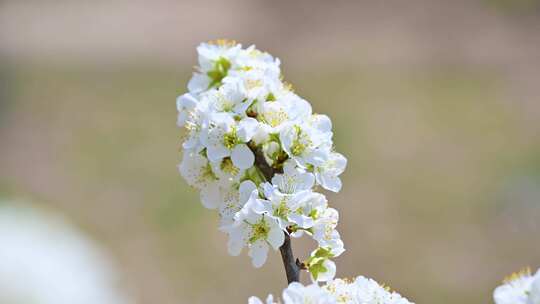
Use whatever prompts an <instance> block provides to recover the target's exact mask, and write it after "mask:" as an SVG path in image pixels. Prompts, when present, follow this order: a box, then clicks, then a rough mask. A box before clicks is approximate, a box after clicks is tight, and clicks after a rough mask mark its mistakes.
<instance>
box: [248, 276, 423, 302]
mask: <svg viewBox="0 0 540 304" xmlns="http://www.w3.org/2000/svg"><path fill="white" fill-rule="evenodd" d="M282 300H283V304H305V303H321V304H323V303H324V304H413V303H412V302H409V301H408V300H407V299H406V298H404V297H402V296H401V295H400V294H398V293H396V292H392V291H390V290H389V288H388V287H385V286H381V285H380V284H379V283H377V282H376V281H375V280H373V279H369V278H366V277H363V276H359V277H357V278H355V279H354V280H347V279H335V280H332V281H329V282H327V283H326V284H325V285H322V286H319V285H318V284H315V283H314V284H311V285H307V286H304V285H302V284H300V283H296V282H294V283H291V284H289V286H288V287H287V288H285V290H283V294H282ZM273 301H274V298H273V297H272V296H271V295H270V296H269V297H268V298H267V302H266V303H267V304H269V303H272V304H273V303H274V302H273ZM248 303H249V304H259V303H263V302H262V301H261V300H259V299H258V298H256V297H251V298H250V299H249V302H248Z"/></svg>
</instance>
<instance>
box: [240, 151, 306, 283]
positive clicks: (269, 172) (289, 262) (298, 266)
mask: <svg viewBox="0 0 540 304" xmlns="http://www.w3.org/2000/svg"><path fill="white" fill-rule="evenodd" d="M250 148H251V151H253V154H255V166H256V167H257V168H258V169H259V170H260V171H261V172H262V174H263V175H264V177H265V178H266V180H267V181H271V180H272V177H273V176H274V174H276V173H281V172H280V170H276V169H274V168H272V167H271V166H269V165H268V163H267V162H266V160H265V158H264V155H263V152H262V151H261V150H260V149H259V148H257V147H254V146H252V145H250ZM283 233H284V234H285V241H284V242H283V245H281V247H279V251H280V253H281V259H282V260H283V266H284V267H285V274H286V275H287V283H288V284H290V283H292V282H299V281H300V270H302V269H305V266H304V265H303V263H300V261H299V260H298V259H295V258H294V254H293V251H292V246H291V237H290V236H289V233H290V231H287V232H283Z"/></svg>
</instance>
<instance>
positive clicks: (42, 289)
mask: <svg viewBox="0 0 540 304" xmlns="http://www.w3.org/2000/svg"><path fill="white" fill-rule="evenodd" d="M111 266H112V265H111V264H110V261H109V260H108V259H107V257H106V255H105V254H104V253H103V252H101V251H100V250H99V249H98V247H97V246H96V244H94V243H93V242H92V241H91V240H90V239H88V238H86V237H85V236H84V235H83V234H82V233H80V232H79V231H77V229H75V227H73V226H71V225H69V224H68V223H67V222H65V221H64V220H63V219H62V218H60V217H57V216H54V215H52V214H49V213H48V212H44V211H41V210H38V209H34V208H31V207H28V206H26V205H20V204H9V203H5V202H2V201H0V303H7V304H19V303H25V304H75V303H76V304H97V303H99V304H126V303H128V301H127V300H126V299H125V298H124V297H123V296H122V295H121V294H120V293H119V291H118V289H117V288H116V286H115V285H116V276H115V273H114V271H113V268H112V267H111Z"/></svg>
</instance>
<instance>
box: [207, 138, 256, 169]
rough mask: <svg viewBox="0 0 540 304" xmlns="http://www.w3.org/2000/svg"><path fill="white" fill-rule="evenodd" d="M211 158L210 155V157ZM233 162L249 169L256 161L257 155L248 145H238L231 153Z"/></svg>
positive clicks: (237, 165) (241, 167)
mask: <svg viewBox="0 0 540 304" xmlns="http://www.w3.org/2000/svg"><path fill="white" fill-rule="evenodd" d="M209 158H210V157H209ZM231 159H232V162H233V164H234V165H235V166H236V167H238V168H240V169H249V168H251V166H253V163H254V162H255V155H253V152H251V150H250V149H249V148H248V146H247V145H244V144H242V145H237V146H236V147H234V149H233V150H232V153H231Z"/></svg>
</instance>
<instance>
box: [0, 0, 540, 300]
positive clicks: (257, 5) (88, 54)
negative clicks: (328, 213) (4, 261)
mask: <svg viewBox="0 0 540 304" xmlns="http://www.w3.org/2000/svg"><path fill="white" fill-rule="evenodd" d="M217 38H229V39H235V40H237V41H239V42H241V43H243V44H244V45H250V44H256V45H257V47H259V48H260V49H262V50H266V51H268V52H270V53H271V54H273V55H275V56H277V57H279V58H280V59H281V60H282V67H283V72H284V75H285V78H286V80H288V81H289V82H291V83H292V84H293V86H294V88H295V91H296V92H297V93H298V94H300V95H301V96H303V97H305V98H306V99H307V100H309V101H310V102H312V104H313V107H314V109H315V110H316V111H317V112H319V113H325V114H328V115H329V116H330V117H331V118H332V119H333V122H334V128H335V137H336V138H335V142H336V146H337V149H338V150H339V151H340V152H343V153H344V154H345V155H346V156H347V157H348V158H349V165H348V168H347V171H346V173H345V174H344V175H343V181H344V188H343V191H342V192H341V193H339V194H329V199H330V202H331V204H332V205H333V206H334V207H336V208H337V209H339V210H340V213H341V220H340V226H339V229H340V231H341V233H342V237H343V239H344V241H345V244H346V248H347V251H346V253H345V254H343V255H342V256H341V257H339V258H338V259H337V260H336V262H337V264H338V276H340V277H352V276H355V275H358V274H363V275H366V276H370V277H373V278H375V279H376V280H378V281H380V282H384V283H386V284H388V285H389V286H391V287H392V288H393V289H395V290H397V291H399V292H400V293H402V294H403V295H405V296H406V297H408V298H409V299H411V300H414V301H416V302H417V303H440V304H445V303H463V304H467V303H470V304H476V303H491V302H492V300H491V293H492V290H493V288H494V287H495V286H497V285H498V284H499V283H500V282H501V280H502V279H503V278H504V276H506V275H508V274H510V273H511V272H513V271H516V270H519V269H520V268H522V267H525V266H531V267H532V268H533V269H536V268H537V267H540V97H539V96H540V2H539V1H535V0H517V1H512V0H476V1H465V0H457V1H423V0H409V1H345V0H339V1H314V0H297V1H254V0H244V1H241V0H228V1H207V0H193V1H165V0H158V1H122V0H114V1H101V0H97V1H73V0H70V1H67V0H66V1H45V0H43V1H31V0H27V1H16V0H11V1H10V0H4V1H2V2H1V3H0V197H3V198H7V199H9V198H17V199H21V198H22V199H25V200H28V201H33V202H35V203H34V204H35V205H36V206H38V207H39V208H46V209H47V210H49V211H50V212H55V213H58V214H62V216H64V217H67V218H69V219H70V221H72V222H74V223H76V224H77V225H78V226H79V227H80V229H82V230H83V231H84V232H85V233H86V234H87V235H89V236H90V237H91V238H92V239H94V240H95V241H96V242H98V243H99V244H100V246H102V247H103V248H105V250H107V252H108V253H109V254H110V255H111V256H112V259H113V260H114V263H115V265H116V266H117V268H118V269H119V272H120V275H121V280H122V282H121V284H122V286H124V287H125V289H124V290H125V292H126V293H128V294H129V295H130V297H132V298H133V299H135V300H136V302H137V303H162V304H168V303H171V304H172V303H211V302H217V301H219V302H225V303H245V302H246V300H247V298H248V297H249V296H251V295H258V296H265V295H266V294H268V293H269V292H271V293H274V294H279V292H280V290H281V289H282V288H283V287H284V285H285V277H284V273H283V269H282V265H281V260H280V257H279V254H278V253H274V254H271V255H270V258H269V262H268V263H267V264H266V265H265V266H264V267H263V268H262V269H258V270H257V269H254V268H253V267H252V266H251V265H250V261H249V258H247V257H246V256H245V254H244V255H243V256H241V257H231V256H228V254H227V250H226V236H225V235H224V234H221V233H220V232H218V231H217V229H216V227H217V217H216V215H215V214H214V213H212V212H208V211H207V210H205V209H204V208H203V207H202V206H201V205H200V203H199V201H198V197H197V193H196V192H195V191H194V190H192V189H190V188H188V187H187V186H186V184H185V183H184V182H183V181H182V179H181V178H180V177H179V174H178V173H177V170H176V164H177V163H178V162H179V160H180V152H179V148H180V136H181V131H180V130H179V129H178V128H177V127H176V125H175V122H176V110H175V97H176V96H177V95H179V94H181V93H183V92H184V91H185V90H186V88H185V86H186V83H187V80H188V79H189V78H190V76H191V71H192V66H193V65H195V63H196V53H195V47H196V46H197V44H198V43H200V42H202V41H208V40H213V39H217ZM2 246H3V245H2V244H0V250H2ZM312 246H313V244H311V243H310V242H308V241H296V240H295V243H294V247H295V251H296V253H297V254H299V255H304V256H305V254H307V253H308V252H309V249H311V248H312ZM305 279H307V278H306V276H305V275H304V280H305ZM9 304H11V303H9Z"/></svg>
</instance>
